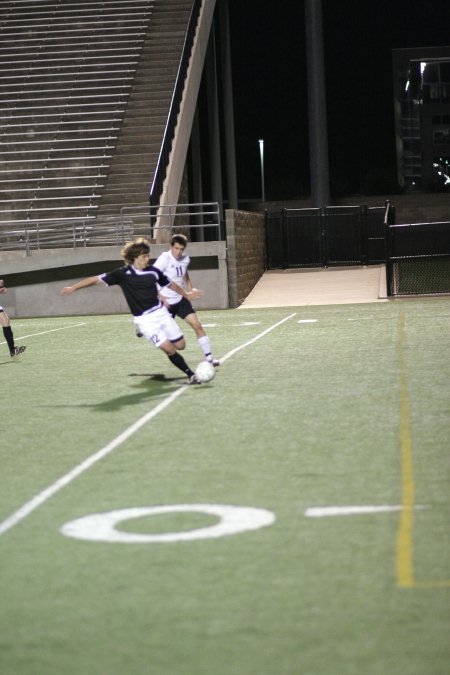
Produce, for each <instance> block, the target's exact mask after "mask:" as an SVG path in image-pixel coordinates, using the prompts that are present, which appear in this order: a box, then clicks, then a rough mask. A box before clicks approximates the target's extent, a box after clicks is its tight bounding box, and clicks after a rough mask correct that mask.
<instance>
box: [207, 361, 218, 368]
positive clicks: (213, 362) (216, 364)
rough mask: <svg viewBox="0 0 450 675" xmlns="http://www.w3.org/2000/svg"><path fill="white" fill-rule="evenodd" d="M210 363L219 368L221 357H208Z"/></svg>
mask: <svg viewBox="0 0 450 675" xmlns="http://www.w3.org/2000/svg"><path fill="white" fill-rule="evenodd" d="M207 361H208V363H212V365H213V366H214V368H218V367H219V366H220V361H219V359H207Z"/></svg>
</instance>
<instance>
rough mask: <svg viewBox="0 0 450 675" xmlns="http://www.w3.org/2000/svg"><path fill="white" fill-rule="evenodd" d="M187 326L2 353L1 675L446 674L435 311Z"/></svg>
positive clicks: (445, 542)
mask: <svg viewBox="0 0 450 675" xmlns="http://www.w3.org/2000/svg"><path fill="white" fill-rule="evenodd" d="M200 317H201V319H202V321H203V323H204V325H205V327H207V331H208V334H209V335H210V338H211V341H212V344H213V346H214V351H215V355H217V356H219V357H222V358H223V359H224V361H223V363H222V365H221V367H220V369H219V372H218V374H217V376H216V378H215V379H214V381H213V382H212V383H211V384H209V385H202V386H200V387H187V386H185V385H183V381H184V378H183V376H182V374H181V373H179V372H178V371H177V370H176V369H175V368H174V367H173V366H172V365H171V364H170V363H169V361H168V360H167V359H166V357H165V356H164V355H163V354H162V353H160V352H159V351H157V350H155V349H154V347H153V346H151V345H149V343H147V342H146V341H145V340H144V339H137V338H136V337H134V329H133V325H132V323H131V321H130V318H129V317H128V316H99V317H75V318H74V317H70V318H69V317H67V318H47V319H29V320H20V319H16V320H15V321H14V322H13V329H14V332H15V336H16V343H17V344H18V345H20V344H26V345H27V351H26V352H25V354H24V355H23V356H21V357H19V358H18V359H17V360H16V361H13V360H12V359H10V358H9V355H8V350H7V348H6V345H5V344H2V345H0V366H1V368H2V370H1V372H2V375H3V378H2V382H3V398H2V427H1V467H2V470H1V477H0V494H1V498H0V556H1V558H0V580H1V582H0V583H1V587H0V598H1V610H0V616H1V620H0V643H1V646H0V672H1V674H2V675H447V674H448V673H449V672H450V665H449V664H450V640H449V636H450V542H449V537H448V523H449V515H450V490H449V472H448V469H449V466H448V457H449V435H450V434H449V427H450V424H449V389H450V385H449V383H450V361H449V352H450V350H449V347H450V344H449V343H450V303H449V301H448V299H444V298H440V299H432V298H429V299H424V300H395V301H392V302H388V303H379V304H378V303H376V304H363V305H338V306H320V307H301V308H291V307H289V308H276V309H258V310H257V309H252V310H250V309H249V310H244V309H240V310H227V311H216V312H212V311H211V312H201V313H200ZM185 334H186V337H187V340H188V347H187V349H186V351H185V355H186V358H187V360H188V361H189V362H190V363H192V364H196V363H197V362H198V361H199V360H200V350H199V348H198V346H197V344H196V341H195V339H194V335H193V332H192V331H191V329H190V328H189V327H188V326H186V329H185ZM156 507H169V508H167V509H166V511H167V512H161V511H162V509H160V510H159V511H158V509H156ZM227 507H240V508H241V509H243V510H242V511H239V510H237V508H235V509H231V508H227ZM152 508H153V509H154V511H151V509H152ZM132 509H142V510H141V511H133V510H132ZM155 511H156V512H155ZM96 514H97V517H96V518H88V517H89V516H94V515H96ZM137 516H139V517H137ZM259 518H261V520H258V519H259ZM74 521H77V522H74ZM227 528H228V529H227ZM63 529H64V531H63ZM222 535H223V536H222ZM79 537H84V538H79ZM86 537H87V538H86Z"/></svg>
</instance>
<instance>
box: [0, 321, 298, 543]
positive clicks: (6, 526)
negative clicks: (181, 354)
mask: <svg viewBox="0 0 450 675" xmlns="http://www.w3.org/2000/svg"><path fill="white" fill-rule="evenodd" d="M293 316H295V313H294V314H290V315H289V316H287V317H286V318H284V319H282V321H278V323H276V324H274V325H273V326H270V328H267V329H266V330H265V331H263V332H262V333H260V334H259V335H257V336H256V337H254V338H253V339H252V340H249V341H248V342H245V343H244V344H243V345H241V346H240V347H236V349H232V350H231V351H230V352H228V353H227V354H225V356H224V357H223V358H222V359H221V360H220V362H221V363H223V362H224V361H226V360H227V359H229V358H230V357H231V356H233V355H234V354H236V353H237V352H239V351H240V350H241V349H245V347H248V346H249V345H251V344H253V342H256V340H259V339H260V338H262V337H264V335H267V333H270V331H272V330H274V329H275V328H277V327H278V326H280V325H281V324H282V323H284V322H285V321H288V319H291V318H292V317H293ZM80 325H81V324H80ZM188 389H189V386H188V385H185V384H182V385H181V386H180V387H179V388H178V389H176V390H175V391H174V392H172V394H170V396H168V397H167V398H166V399H165V400H164V401H162V402H161V403H159V405H157V406H156V408H153V410H150V411H149V412H148V413H146V414H145V415H143V417H141V418H139V419H138V420H137V421H136V422H134V424H132V425H131V426H129V427H128V428H127V429H125V431H123V432H122V433H121V434H119V436H116V438H114V439H113V440H112V441H111V442H110V443H108V445H105V446H104V447H103V448H101V450H98V451H97V452H96V453H94V454H93V455H91V456H90V457H88V458H87V459H85V460H84V462H81V464H78V466H76V467H74V468H73V469H72V470H71V471H69V472H68V473H66V474H65V475H64V476H62V477H61V478H59V479H58V480H57V481H56V482H55V483H53V484H52V485H50V486H49V487H48V488H46V489H45V490H43V491H42V492H40V493H39V494H38V495H36V496H35V497H33V498H32V499H30V501H28V502H26V504H24V505H23V506H21V507H20V508H19V509H18V510H17V511H15V512H14V513H13V514H11V515H10V516H9V517H8V518H6V520H4V521H3V522H1V523H0V536H1V535H2V534H4V533H5V532H7V531H8V530H10V529H11V528H13V527H14V526H15V525H17V524H18V523H20V521H21V520H24V518H26V517H27V516H29V515H30V513H32V512H33V511H35V509H37V508H38V507H39V506H41V505H42V504H44V502H46V501H47V500H48V499H50V497H52V496H53V495H54V494H56V493H57V492H59V490H62V488H64V487H66V485H69V483H71V482H72V481H73V480H74V479H75V478H77V477H78V476H80V475H81V474H82V473H84V471H86V470H87V469H89V468H90V467H91V466H93V465H94V464H96V462H98V461H100V460H101V459H103V457H106V456H107V455H109V454H110V453H111V452H112V451H113V450H115V449H116V448H117V447H118V446H119V445H121V444H122V443H124V442H125V441H127V440H128V439H129V438H130V436H132V435H133V434H134V433H136V431H138V430H139V429H140V428H141V427H143V426H144V424H146V423H147V422H149V421H150V420H151V419H153V417H156V415H158V414H159V413H160V412H162V411H163V410H164V409H165V408H167V407H168V406H169V405H170V404H171V403H172V402H173V401H175V399H176V398H178V397H179V396H181V394H183V393H184V392H185V391H188Z"/></svg>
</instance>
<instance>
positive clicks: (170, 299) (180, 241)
mask: <svg viewBox="0 0 450 675" xmlns="http://www.w3.org/2000/svg"><path fill="white" fill-rule="evenodd" d="M186 246H187V238H186V237H185V236H184V234H174V235H173V236H172V238H171V240H170V251H164V253H161V255H160V256H159V258H158V259H157V260H156V261H155V263H154V266H155V267H157V268H158V269H159V270H160V271H161V272H162V273H163V274H165V275H166V277H168V278H169V279H170V280H171V281H175V282H176V283H177V284H178V285H179V286H181V288H184V289H188V290H189V291H193V290H194V289H193V287H192V282H191V279H190V277H189V273H188V267H189V263H190V262H191V259H190V257H189V256H188V255H186V254H185V252H184V251H185V248H186ZM160 295H161V297H162V300H163V302H164V303H166V304H167V309H168V310H169V312H170V314H171V315H172V316H173V318H175V317H176V316H179V317H180V319H184V320H185V321H186V322H187V323H188V324H189V325H190V326H191V328H193V329H194V332H195V334H196V336H197V340H198V343H199V345H200V348H201V350H202V352H203V354H204V355H205V360H206V361H209V362H210V363H212V364H213V366H214V367H216V368H217V366H218V365H219V363H220V362H219V361H218V360H217V359H215V358H213V355H212V351H211V343H210V341H209V337H208V336H207V335H206V333H205V331H204V329H203V326H202V324H201V323H200V319H199V318H198V316H197V314H196V312H195V309H194V308H193V307H192V305H191V303H190V301H189V300H188V299H187V298H186V297H183V296H181V295H180V293H178V292H177V291H176V290H174V289H172V288H171V286H166V288H164V289H163V290H162V291H161V293H160Z"/></svg>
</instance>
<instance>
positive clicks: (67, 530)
mask: <svg viewBox="0 0 450 675" xmlns="http://www.w3.org/2000/svg"><path fill="white" fill-rule="evenodd" d="M190 512H195V513H206V514H208V515H213V516H217V517H218V518H219V519H220V520H219V522H218V523H217V524H216V525H211V526H209V527H202V528H198V529H195V530H187V531H184V532H165V533H158V534H140V533H137V532H121V531H120V530H117V529H116V525H118V524H119V523H120V522H122V521H124V520H131V519H133V518H142V517H144V516H155V515H161V514H166V513H190ZM273 522H275V514H274V513H272V512H271V511H267V510H266V509H258V508H253V507H247V506H229V505H226V504H171V505H168V506H147V507H136V508H129V509H119V510H117V511H108V512H107V513H94V514H92V515H90V516H84V517H83V518H78V519H76V520H72V521H70V522H69V523H66V524H65V525H63V526H62V527H61V532H62V534H64V535H66V536H67V537H73V538H75V539H85V540H88V541H104V542H110V543H116V544H153V543H168V542H175V541H194V540H195V539H216V538H217V537H225V536H227V535H229V534H237V533H239V532H248V531H250V530H258V529H259V528H261V527H266V526H268V525H271V524H272V523H273Z"/></svg>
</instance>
